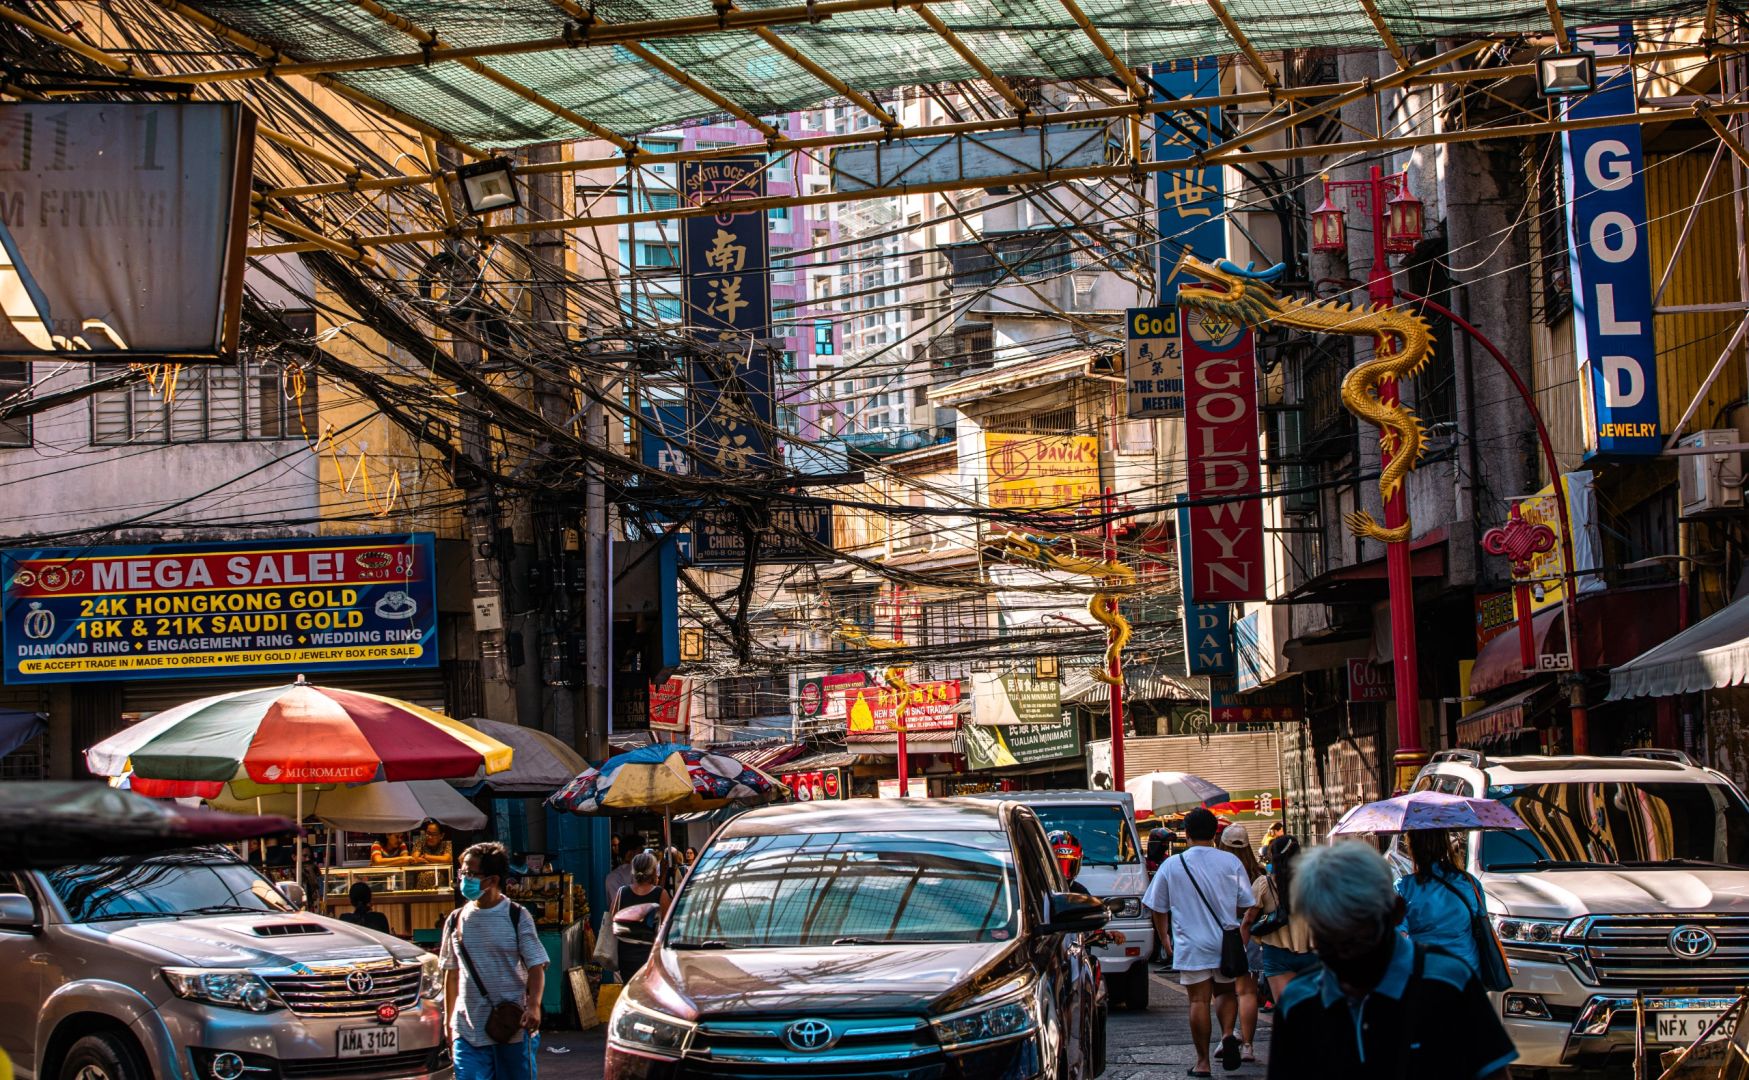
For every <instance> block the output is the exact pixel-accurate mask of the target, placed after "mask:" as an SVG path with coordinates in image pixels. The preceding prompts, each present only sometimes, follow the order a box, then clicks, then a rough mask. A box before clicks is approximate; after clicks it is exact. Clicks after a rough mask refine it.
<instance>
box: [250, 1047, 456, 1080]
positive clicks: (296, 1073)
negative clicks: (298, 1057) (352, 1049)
mask: <svg viewBox="0 0 1749 1080" xmlns="http://www.w3.org/2000/svg"><path fill="white" fill-rule="evenodd" d="M437 1066H438V1060H437V1051H436V1050H410V1051H408V1052H406V1053H404V1054H388V1055H386V1056H384V1057H370V1058H312V1059H310V1060H307V1061H281V1062H280V1063H279V1075H280V1077H281V1078H282V1080H322V1078H323V1077H326V1076H345V1077H350V1078H352V1080H369V1078H371V1077H378V1076H383V1077H388V1076H418V1075H420V1074H422V1073H434V1072H436V1071H437Z"/></svg>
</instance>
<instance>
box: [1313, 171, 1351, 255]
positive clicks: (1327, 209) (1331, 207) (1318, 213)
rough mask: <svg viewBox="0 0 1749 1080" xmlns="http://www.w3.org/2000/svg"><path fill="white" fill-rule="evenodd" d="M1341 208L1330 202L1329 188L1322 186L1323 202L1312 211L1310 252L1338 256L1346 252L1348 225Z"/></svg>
mask: <svg viewBox="0 0 1749 1080" xmlns="http://www.w3.org/2000/svg"><path fill="white" fill-rule="evenodd" d="M1343 217H1344V215H1343V213H1342V208H1341V207H1340V206H1337V205H1336V204H1335V203H1333V202H1331V201H1330V186H1329V185H1328V184H1326V185H1324V201H1323V202H1321V203H1319V204H1318V208H1317V209H1316V210H1313V211H1312V250H1313V251H1319V252H1323V253H1324V254H1326V255H1338V254H1342V253H1344V252H1346V251H1347V250H1348V224H1347V222H1346V221H1344V220H1343Z"/></svg>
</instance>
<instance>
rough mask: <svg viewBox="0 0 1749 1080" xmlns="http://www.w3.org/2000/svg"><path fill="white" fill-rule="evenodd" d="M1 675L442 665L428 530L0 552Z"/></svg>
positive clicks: (305, 671) (167, 674) (115, 675)
mask: <svg viewBox="0 0 1749 1080" xmlns="http://www.w3.org/2000/svg"><path fill="white" fill-rule="evenodd" d="M0 575H3V576H0V580H3V581H4V583H5V584H4V589H3V591H0V604H3V605H4V609H5V618H4V623H3V625H4V634H3V637H0V642H3V648H4V652H5V680H6V682H7V683H8V684H16V683H55V682H88V681H99V680H106V679H187V678H197V677H200V676H207V675H224V676H236V675H278V676H281V677H285V676H292V675H300V674H301V675H308V676H310V678H311V679H312V680H315V679H317V678H319V677H320V675H321V673H322V672H324V671H358V670H364V669H381V668H410V667H414V668H430V667H436V666H437V665H438V650H437V566H436V557H435V545H434V543H433V540H432V536H431V534H430V533H402V534H399V535H391V536H354V537H319V538H312V539H298V540H245V541H240V542H237V543H212V544H140V545H129V546H123V547H89V548H14V549H11V550H8V551H6V552H4V553H3V554H0Z"/></svg>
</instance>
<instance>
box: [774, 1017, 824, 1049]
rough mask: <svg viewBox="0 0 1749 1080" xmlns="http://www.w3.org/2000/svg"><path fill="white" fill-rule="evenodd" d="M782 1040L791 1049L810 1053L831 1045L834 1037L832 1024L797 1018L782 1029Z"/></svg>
mask: <svg viewBox="0 0 1749 1080" xmlns="http://www.w3.org/2000/svg"><path fill="white" fill-rule="evenodd" d="M783 1041H784V1042H785V1043H787V1044H788V1045H789V1048H790V1049H791V1050H800V1051H801V1052H802V1053H804V1054H812V1053H817V1052H819V1051H821V1050H824V1049H826V1048H827V1047H829V1046H831V1045H832V1044H833V1042H835V1041H836V1039H835V1038H834V1036H833V1032H832V1025H830V1024H828V1023H826V1022H825V1021H824V1020H797V1021H796V1022H795V1023H793V1024H791V1025H790V1026H789V1027H786V1028H784V1029H783Z"/></svg>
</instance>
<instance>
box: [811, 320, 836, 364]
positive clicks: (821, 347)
mask: <svg viewBox="0 0 1749 1080" xmlns="http://www.w3.org/2000/svg"><path fill="white" fill-rule="evenodd" d="M837 352H838V347H837V345H836V344H834V343H833V340H832V320H830V319H815V320H814V355H815V356H832V355H834V354H836V353H837Z"/></svg>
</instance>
